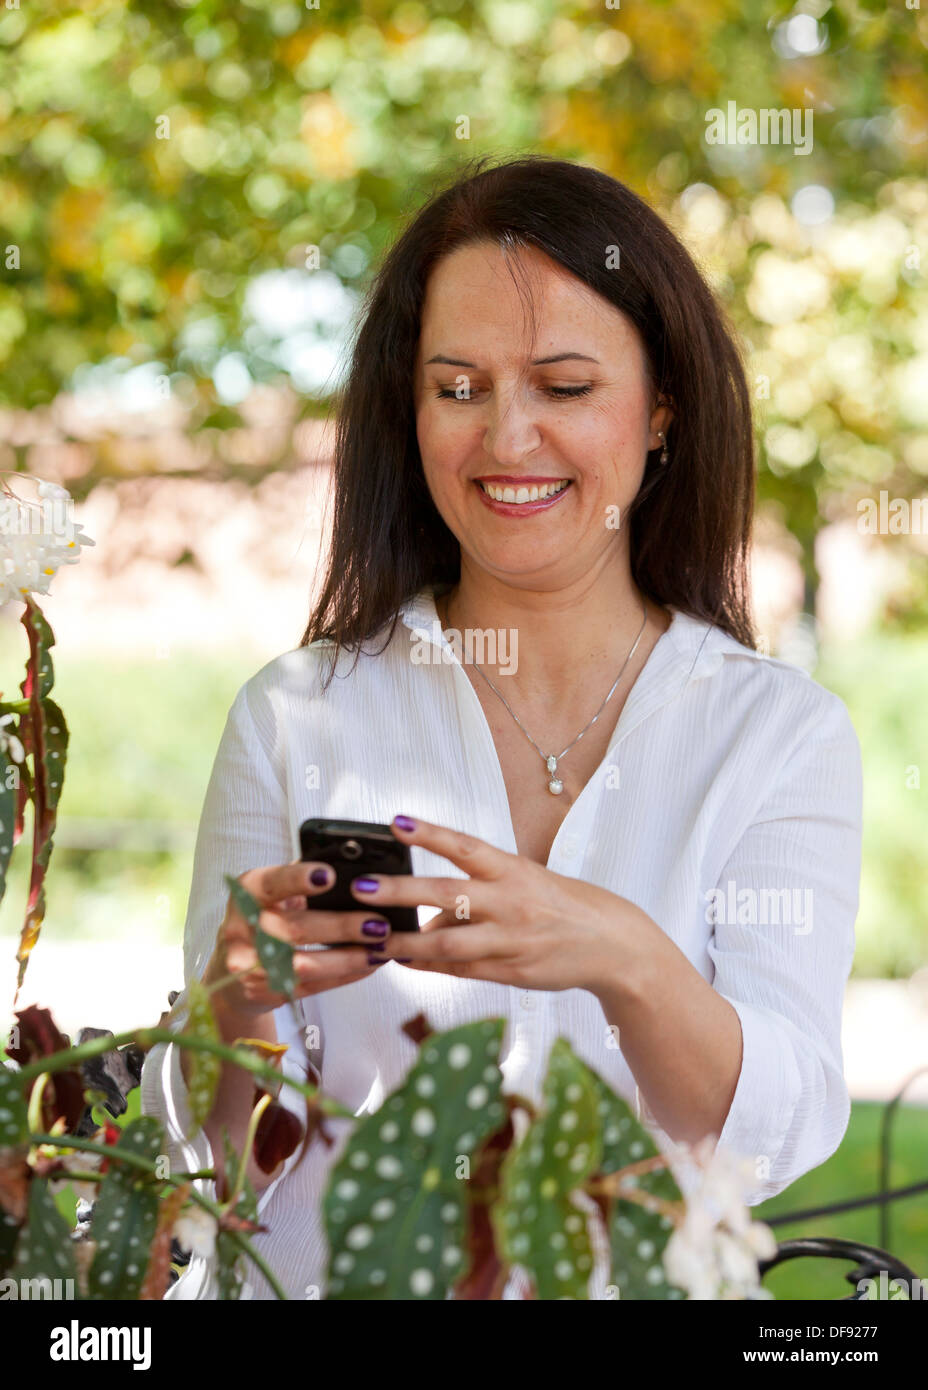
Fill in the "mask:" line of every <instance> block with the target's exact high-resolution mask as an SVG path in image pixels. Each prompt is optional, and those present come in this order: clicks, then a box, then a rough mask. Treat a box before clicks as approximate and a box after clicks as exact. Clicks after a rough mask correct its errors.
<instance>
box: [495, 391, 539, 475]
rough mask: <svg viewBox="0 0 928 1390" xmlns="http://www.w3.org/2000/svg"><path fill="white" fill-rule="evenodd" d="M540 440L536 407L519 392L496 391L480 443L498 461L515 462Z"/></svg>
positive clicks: (535, 446) (532, 448) (531, 449)
mask: <svg viewBox="0 0 928 1390" xmlns="http://www.w3.org/2000/svg"><path fill="white" fill-rule="evenodd" d="M540 443H541V430H540V428H539V424H538V419H537V413H536V407H535V405H534V403H533V402H532V401H531V399H529V398H527V397H526V395H525V394H524V393H523V392H519V391H512V392H509V393H508V394H506V395H505V396H504V395H503V393H500V392H497V393H495V394H494V397H493V399H492V401H491V404H490V420H489V422H488V423H487V427H486V432H485V434H484V447H485V449H486V451H487V453H489V454H491V455H492V456H493V457H494V458H495V459H498V460H499V462H500V463H517V462H518V461H519V459H520V458H522V457H524V456H525V455H526V454H529V453H531V452H532V451H533V450H534V449H537V448H538V445H539V444H540Z"/></svg>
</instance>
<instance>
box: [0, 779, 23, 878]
mask: <svg viewBox="0 0 928 1390" xmlns="http://www.w3.org/2000/svg"><path fill="white" fill-rule="evenodd" d="M14 769H15V778H14V777H11V772H12V771H13V770H14ZM20 775H21V774H20V770H19V767H18V765H17V764H16V763H14V762H13V760H12V758H8V757H7V755H6V753H4V752H2V751H0V900H2V898H3V895H4V893H5V892H6V874H7V869H8V868H9V866H10V856H11V855H12V853H13V839H14V835H15V831H16V794H17V790H18V788H17V785H16V783H17V782H18V780H19V777H20ZM11 783H12V785H11Z"/></svg>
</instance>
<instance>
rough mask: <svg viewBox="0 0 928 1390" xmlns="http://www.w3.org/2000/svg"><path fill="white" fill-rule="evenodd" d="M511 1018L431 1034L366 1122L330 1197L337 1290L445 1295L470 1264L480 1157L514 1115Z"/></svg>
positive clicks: (327, 1210)
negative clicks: (505, 1046) (507, 1088)
mask: <svg viewBox="0 0 928 1390" xmlns="http://www.w3.org/2000/svg"><path fill="white" fill-rule="evenodd" d="M504 1026H505V1021H504V1020H503V1019H486V1020H484V1021H482V1022H479V1023H468V1024H465V1025H464V1026H463V1027H461V1028H454V1029H452V1030H451V1031H450V1032H447V1033H435V1034H431V1035H430V1036H429V1037H428V1038H426V1040H425V1042H424V1043H423V1044H422V1047H421V1048H420V1050H419V1056H418V1060H417V1062H416V1065H415V1066H414V1067H413V1068H412V1069H411V1070H410V1072H409V1074H408V1076H407V1077H406V1080H405V1082H404V1083H403V1085H402V1086H401V1087H400V1088H399V1089H398V1090H396V1091H395V1092H394V1093H393V1095H391V1096H390V1097H389V1098H388V1099H387V1100H386V1101H385V1102H384V1104H383V1105H382V1106H381V1108H380V1109H379V1110H378V1111H377V1112H376V1113H375V1114H373V1115H366V1116H365V1117H364V1118H363V1119H362V1120H360V1121H359V1122H358V1124H357V1125H356V1127H355V1129H354V1131H353V1132H352V1135H351V1138H350V1139H349V1141H348V1144H347V1146H346V1147H345V1149H344V1151H343V1153H342V1155H341V1157H340V1158H339V1161H338V1163H337V1164H336V1165H335V1166H334V1168H333V1170H332V1173H331V1175H330V1178H329V1184H328V1188H327V1190H326V1194H325V1198H324V1203H323V1209H324V1215H325V1223H326V1230H327V1232H328V1238H329V1246H330V1251H331V1255H330V1263H329V1278H328V1295H327V1296H328V1297H329V1298H330V1299H394V1300H396V1299H425V1300H437V1299H443V1298H445V1296H446V1294H447V1292H448V1290H449V1288H451V1286H452V1285H453V1284H454V1282H455V1281H456V1280H457V1279H458V1278H459V1277H460V1275H461V1274H462V1273H463V1267H464V1264H465V1260H466V1255H465V1245H466V1234H467V1231H466V1217H467V1211H468V1204H469V1202H470V1200H471V1194H470V1190H469V1188H468V1184H467V1179H468V1177H469V1176H470V1163H471V1157H472V1155H473V1154H474V1153H475V1152H476V1151H477V1150H478V1149H479V1148H480V1146H481V1144H482V1143H483V1141H484V1140H485V1139H486V1138H487V1137H488V1136H489V1135H490V1134H492V1133H493V1132H494V1131H495V1130H496V1129H498V1128H499V1126H500V1125H501V1124H502V1123H503V1121H504V1120H505V1115H506V1112H505V1108H504V1106H503V1104H502V1101H501V1100H500V1090H501V1086H502V1073H501V1072H500V1069H499V1050H500V1046H501V1043H502V1037H503V1028H504Z"/></svg>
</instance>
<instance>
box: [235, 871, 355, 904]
mask: <svg viewBox="0 0 928 1390" xmlns="http://www.w3.org/2000/svg"><path fill="white" fill-rule="evenodd" d="M238 881H239V883H240V884H241V885H242V887H243V888H244V889H245V890H246V891H247V892H249V893H250V894H251V896H252V897H253V898H254V899H255V901H256V902H257V903H258V904H259V906H261V907H273V906H274V905H275V904H276V903H279V902H280V901H281V899H282V898H291V897H296V896H297V895H298V894H300V895H302V896H303V897H312V896H313V894H316V893H325V892H326V891H327V889H329V888H331V887H332V884H333V883H334V882H335V870H334V869H333V868H332V866H331V865H330V864H315V863H308V862H307V861H305V860H302V859H297V860H295V861H294V862H293V863H292V864H272V865H270V866H269V867H267V868H264V869H247V870H246V871H245V873H243V874H239V875H238Z"/></svg>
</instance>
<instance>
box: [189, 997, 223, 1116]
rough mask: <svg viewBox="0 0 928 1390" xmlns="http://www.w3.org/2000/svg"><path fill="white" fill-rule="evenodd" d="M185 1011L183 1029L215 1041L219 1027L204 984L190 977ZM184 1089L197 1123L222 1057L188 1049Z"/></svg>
mask: <svg viewBox="0 0 928 1390" xmlns="http://www.w3.org/2000/svg"><path fill="white" fill-rule="evenodd" d="M187 998H188V1001H189V1011H188V1015H187V1026H186V1028H185V1029H184V1032H185V1033H187V1034H190V1035H192V1036H193V1037H195V1038H206V1039H210V1040H212V1041H213V1042H219V1040H220V1039H219V1028H218V1026H217V1024H216V1016H215V1014H214V1013H213V1006H212V1004H211V1003H210V998H209V993H208V991H207V989H206V986H205V985H204V984H202V983H201V982H200V981H199V980H191V982H190V984H189V985H188V986H187ZM187 1061H188V1068H189V1070H188V1076H187V1092H188V1096H189V1104H190V1114H191V1115H192V1117H193V1119H194V1121H195V1123H196V1124H198V1125H202V1124H203V1122H204V1120H205V1119H206V1118H207V1116H208V1115H209V1113H210V1111H211V1110H212V1108H213V1102H214V1100H215V1099H216V1090H217V1088H218V1086H219V1078H220V1076H221V1074H222V1059H221V1058H220V1057H217V1056H216V1055H215V1054H214V1053H212V1052H201V1051H199V1049H194V1048H192V1047H191V1048H189V1049H188V1059H187Z"/></svg>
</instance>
